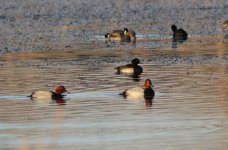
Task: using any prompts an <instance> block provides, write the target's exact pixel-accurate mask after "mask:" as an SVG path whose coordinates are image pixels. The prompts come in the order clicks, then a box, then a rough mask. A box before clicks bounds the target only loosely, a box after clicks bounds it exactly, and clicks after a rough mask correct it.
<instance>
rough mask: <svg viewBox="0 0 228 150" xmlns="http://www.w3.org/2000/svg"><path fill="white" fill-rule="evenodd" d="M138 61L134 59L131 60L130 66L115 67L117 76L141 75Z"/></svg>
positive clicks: (141, 71)
mask: <svg viewBox="0 0 228 150" xmlns="http://www.w3.org/2000/svg"><path fill="white" fill-rule="evenodd" d="M139 63H140V60H139V59H138V58H134V59H132V60H131V64H127V65H123V66H119V67H116V68H115V69H117V74H131V75H140V74H141V73H143V68H142V67H141V66H139V65H138V64H139Z"/></svg>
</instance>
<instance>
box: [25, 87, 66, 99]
mask: <svg viewBox="0 0 228 150" xmlns="http://www.w3.org/2000/svg"><path fill="white" fill-rule="evenodd" d="M65 92H67V90H66V88H65V87H64V86H62V85H60V86H57V87H56V89H55V92H53V91H47V90H36V91H33V92H32V94H31V95H30V96H29V97H31V98H32V99H33V98H35V99H52V100H55V99H60V98H63V97H64V95H62V94H63V93H65Z"/></svg>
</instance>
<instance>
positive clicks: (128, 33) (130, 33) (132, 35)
mask: <svg viewBox="0 0 228 150" xmlns="http://www.w3.org/2000/svg"><path fill="white" fill-rule="evenodd" d="M124 35H126V36H129V37H130V38H131V40H132V41H135V40H136V33H135V31H134V30H128V28H124Z"/></svg>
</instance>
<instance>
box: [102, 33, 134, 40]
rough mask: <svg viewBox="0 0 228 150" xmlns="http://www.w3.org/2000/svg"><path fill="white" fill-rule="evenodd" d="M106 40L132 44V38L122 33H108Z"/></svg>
mask: <svg viewBox="0 0 228 150" xmlns="http://www.w3.org/2000/svg"><path fill="white" fill-rule="evenodd" d="M105 39H107V40H112V41H119V42H130V41H131V37H130V36H128V35H124V34H122V33H118V32H114V33H106V34H105Z"/></svg>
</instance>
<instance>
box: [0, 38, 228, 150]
mask: <svg viewBox="0 0 228 150" xmlns="http://www.w3.org/2000/svg"><path fill="white" fill-rule="evenodd" d="M198 40H199V39H198V38H190V39H189V41H188V42H186V43H183V44H181V45H178V48H176V49H172V48H171V43H170V40H168V41H167V40H165V39H164V40H160V41H159V42H161V43H168V44H167V47H164V48H157V49H150V48H138V47H137V46H136V47H135V48H132V49H131V50H128V49H125V50H118V49H116V50H115V51H113V50H110V49H106V48H104V49H96V48H95V49H93V50H90V49H84V50H82V51H79V50H77V51H75V50H62V51H46V52H37V53H34V52H31V53H30V52H24V53H9V54H5V55H3V56H1V58H0V59H1V71H0V74H1V82H2V86H1V87H0V91H1V92H0V99H1V108H0V132H1V135H0V145H1V146H0V148H1V149H23V150H27V149H44V150H45V149H75V148H76V149H116V148H119V149H156V148H157V149H170V150H171V149H172V150H173V149H183V148H185V149H203V150H204V149H207V150H208V149H224V150H225V149H227V148H228V145H227V139H228V134H227V133H228V132H227V131H228V121H227V118H228V111H227V110H228V101H227V79H228V76H227V74H228V70H227V68H228V67H227V64H228V56H227V42H226V41H224V39H223V38H222V37H217V38H216V37H213V38H211V37H204V38H202V39H201V42H199V41H198ZM147 42H149V43H150V42H152V43H153V40H150V41H149V40H146V41H144V40H143V39H141V40H139V41H138V42H137V43H136V45H137V44H139V45H140V44H141V45H142V44H143V43H145V44H146V43H147ZM93 44H94V45H93ZM100 44H102V41H100ZM100 44H99V42H98V44H97V43H92V44H91V43H90V44H88V45H87V46H88V47H97V46H99V45H100ZM128 46H129V45H128V44H127V45H120V47H123V48H125V47H128ZM117 47H118V46H117ZM134 57H139V58H140V60H141V61H142V63H141V66H142V67H143V68H144V73H143V74H142V75H141V78H140V81H133V80H132V78H131V77H128V76H125V75H116V74H115V70H114V67H116V66H118V65H122V64H126V63H128V62H130V60H131V59H132V58H134ZM147 78H150V79H151V80H152V81H153V85H154V89H155V91H156V96H155V98H154V100H153V103H152V104H150V103H147V102H146V101H145V100H143V99H139V100H129V99H124V98H122V97H121V96H120V95H119V93H120V92H122V91H123V90H125V89H127V88H130V87H135V86H141V85H142V84H143V81H144V80H145V79H147ZM59 84H62V85H65V86H66V88H67V90H68V91H70V93H69V94H67V96H66V98H65V99H62V100H58V101H36V100H34V101H32V100H30V99H29V98H28V97H26V96H27V95H29V94H30V93H31V91H33V90H35V89H48V90H53V89H54V87H55V85H59ZM3 85H4V86H3Z"/></svg>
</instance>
